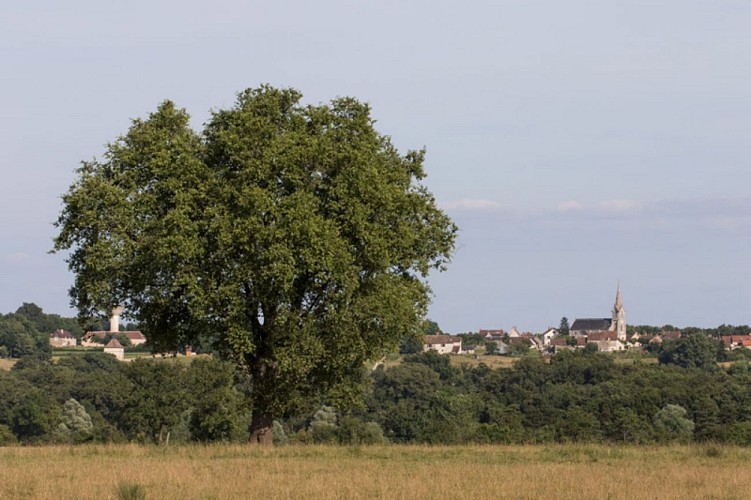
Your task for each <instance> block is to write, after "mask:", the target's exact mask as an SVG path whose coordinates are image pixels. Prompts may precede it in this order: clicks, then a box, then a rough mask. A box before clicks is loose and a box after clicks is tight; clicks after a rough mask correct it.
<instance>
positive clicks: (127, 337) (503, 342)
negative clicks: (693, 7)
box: [49, 286, 751, 360]
mask: <svg viewBox="0 0 751 500" xmlns="http://www.w3.org/2000/svg"><path fill="white" fill-rule="evenodd" d="M122 313H123V308H122V307H117V308H115V309H113V310H112V314H111V316H110V328H109V330H100V331H88V332H85V333H84V335H83V336H82V337H81V339H80V343H79V340H78V339H76V337H75V336H74V335H73V334H71V333H70V332H68V331H66V330H63V329H58V330H56V331H55V332H53V333H52V334H50V337H49V343H50V346H52V347H55V348H65V347H76V346H77V345H80V346H81V347H88V348H95V347H98V348H101V349H102V350H103V351H104V352H105V353H109V354H112V355H113V356H115V357H116V358H117V359H119V360H123V359H125V346H124V345H123V343H125V344H126V345H127V346H129V347H138V346H141V345H143V344H145V343H146V337H145V336H144V335H143V333H141V332H140V331H137V330H128V331H121V330H120V316H121V314H122ZM681 335H682V333H681V331H680V330H677V329H676V330H665V329H663V330H662V331H659V332H657V333H655V332H639V331H632V332H631V333H628V331H627V325H626V309H625V307H624V305H623V298H622V296H621V290H620V286H618V288H617V290H616V296H615V303H614V304H613V309H612V311H611V317H609V318H576V319H574V322H573V323H572V324H571V325H570V327H569V326H568V320H567V318H563V319H562V321H561V325H560V326H559V327H558V328H554V327H548V328H547V329H546V330H545V331H544V332H541V333H532V332H526V331H525V332H520V331H519V329H518V328H517V327H516V326H513V327H512V328H511V329H510V330H509V331H505V330H503V329H480V330H479V332H478V333H476V334H464V335H447V334H443V333H440V332H438V333H436V334H433V335H425V336H424V339H423V346H422V349H423V351H436V352H438V353H439V354H470V355H475V354H478V351H480V350H481V352H482V353H485V354H498V355H507V354H518V353H520V352H525V351H536V352H539V353H541V354H554V353H556V352H560V351H562V350H576V349H585V348H589V349H593V350H597V351H600V352H622V351H631V352H642V351H644V350H649V351H658V350H659V348H660V345H661V344H662V343H663V342H664V341H672V340H677V339H679V338H681ZM468 336H471V337H472V341H467V337H468ZM118 338H119V339H121V340H122V342H121V341H120V340H118ZM720 339H721V340H722V342H723V343H724V347H725V348H726V349H728V350H732V349H737V348H741V347H746V348H751V335H723V336H721V337H720ZM478 341H479V342H478ZM185 355H187V356H191V355H193V353H192V351H191V348H190V347H187V348H186V350H185Z"/></svg>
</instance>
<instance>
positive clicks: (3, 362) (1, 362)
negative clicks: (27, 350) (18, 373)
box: [0, 358, 17, 370]
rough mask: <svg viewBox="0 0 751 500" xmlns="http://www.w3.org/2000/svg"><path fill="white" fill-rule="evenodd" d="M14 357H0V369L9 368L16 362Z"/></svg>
mask: <svg viewBox="0 0 751 500" xmlns="http://www.w3.org/2000/svg"><path fill="white" fill-rule="evenodd" d="M16 361H17V360H15V359H5V358H0V370H10V369H11V368H13V365H15V364H16Z"/></svg>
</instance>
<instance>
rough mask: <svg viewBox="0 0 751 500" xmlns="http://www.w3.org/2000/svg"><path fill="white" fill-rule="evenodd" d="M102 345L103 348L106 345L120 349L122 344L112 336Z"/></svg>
mask: <svg viewBox="0 0 751 500" xmlns="http://www.w3.org/2000/svg"><path fill="white" fill-rule="evenodd" d="M104 347H105V348H107V347H114V348H120V349H122V347H123V346H122V344H121V343H120V342H118V341H117V339H116V338H112V339H111V340H110V341H109V342H107V345H105V346H104Z"/></svg>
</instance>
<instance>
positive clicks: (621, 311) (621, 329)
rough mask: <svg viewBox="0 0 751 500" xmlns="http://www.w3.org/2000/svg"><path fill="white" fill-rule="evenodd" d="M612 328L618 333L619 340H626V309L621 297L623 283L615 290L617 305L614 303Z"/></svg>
mask: <svg viewBox="0 0 751 500" xmlns="http://www.w3.org/2000/svg"><path fill="white" fill-rule="evenodd" d="M610 329H611V330H614V331H616V332H617V333H618V340H620V341H622V342H625V341H626V309H625V308H624V307H623V299H622V298H621V284H620V282H619V283H618V289H617V291H616V292H615V305H613V321H612V323H611V324H610Z"/></svg>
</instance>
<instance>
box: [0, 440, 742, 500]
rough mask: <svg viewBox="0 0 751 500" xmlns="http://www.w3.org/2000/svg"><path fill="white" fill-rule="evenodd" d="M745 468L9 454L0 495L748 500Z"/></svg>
mask: <svg viewBox="0 0 751 500" xmlns="http://www.w3.org/2000/svg"><path fill="white" fill-rule="evenodd" d="M749 461H751V449H746V448H736V447H726V446H717V445H708V446H698V445H697V446H665V447H656V446H654V447H635V446H607V445H554V446H455V447H442V446H436V447H428V446H396V445H393V446H388V445H383V446H358V447H334V446H284V447H279V448H271V449H264V448H254V447H249V446H243V445H234V444H215V445H207V446H200V445H190V446H175V447H156V446H139V445H133V444H127V445H86V446H75V447H74V446H54V447H53V446H50V447H38V448H36V447H6V448H0V498H40V499H41V498H63V499H65V498H77V499H78V498H81V499H88V498H92V499H94V498H145V497H146V496H148V498H149V499H152V498H180V499H194V498H195V499H198V498H201V499H203V498H222V499H224V498H275V499H276V498H282V499H284V498H389V499H391V498H396V499H401V498H405V499H407V498H408V499H410V500H415V499H421V498H563V499H566V498H576V499H586V498H624V499H625V498H628V499H639V498H660V499H663V498H666V499H678V498H723V499H725V498H748V497H749V492H750V491H751V473H749V472H747V464H748V463H749ZM113 492H114V496H113ZM147 493H148V495H147ZM128 495H131V496H128ZM137 495H141V496H137Z"/></svg>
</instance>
